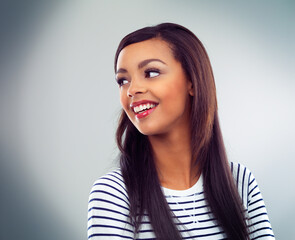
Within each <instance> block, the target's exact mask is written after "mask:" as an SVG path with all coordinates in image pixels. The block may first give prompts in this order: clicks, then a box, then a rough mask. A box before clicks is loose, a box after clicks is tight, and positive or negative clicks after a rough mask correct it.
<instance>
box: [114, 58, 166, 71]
mask: <svg viewBox="0 0 295 240" xmlns="http://www.w3.org/2000/svg"><path fill="white" fill-rule="evenodd" d="M150 62H160V63H163V64H165V65H167V64H166V63H165V62H163V61H162V60H160V59H158V58H150V59H145V60H143V61H141V62H140V63H139V64H138V69H140V68H143V67H144V66H146V65H148V64H149V63H150ZM126 72H127V70H126V69H125V68H119V69H118V71H117V72H116V74H118V73H126Z"/></svg>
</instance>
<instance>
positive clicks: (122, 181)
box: [108, 173, 127, 192]
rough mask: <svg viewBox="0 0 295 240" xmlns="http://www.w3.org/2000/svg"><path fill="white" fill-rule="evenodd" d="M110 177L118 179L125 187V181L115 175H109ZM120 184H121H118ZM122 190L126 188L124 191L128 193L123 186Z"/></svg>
mask: <svg viewBox="0 0 295 240" xmlns="http://www.w3.org/2000/svg"><path fill="white" fill-rule="evenodd" d="M108 176H112V177H114V178H116V179H118V180H119V181H120V182H121V183H122V184H123V185H124V186H125V182H124V180H123V179H122V178H119V177H117V176H115V175H113V174H111V173H109V174H108ZM118 184H119V183H118ZM120 186H121V185H120ZM122 188H124V190H125V191H126V188H125V187H123V186H122ZM126 192H127V191H126Z"/></svg>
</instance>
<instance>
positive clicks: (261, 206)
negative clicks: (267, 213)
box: [248, 205, 265, 213]
mask: <svg viewBox="0 0 295 240" xmlns="http://www.w3.org/2000/svg"><path fill="white" fill-rule="evenodd" d="M260 208H265V206H264V205H262V206H259V207H257V208H254V209H252V210H250V211H249V212H248V213H250V212H254V211H256V210H258V209H260Z"/></svg>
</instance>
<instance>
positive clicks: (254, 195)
mask: <svg viewBox="0 0 295 240" xmlns="http://www.w3.org/2000/svg"><path fill="white" fill-rule="evenodd" d="M258 194H260V192H257V193H255V194H253V195H252V198H254V197H256V196H257V195H258Z"/></svg>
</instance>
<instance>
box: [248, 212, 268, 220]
mask: <svg viewBox="0 0 295 240" xmlns="http://www.w3.org/2000/svg"><path fill="white" fill-rule="evenodd" d="M262 215H267V214H266V213H259V214H257V215H255V216H253V217H250V218H249V219H253V218H256V217H260V216H262Z"/></svg>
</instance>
